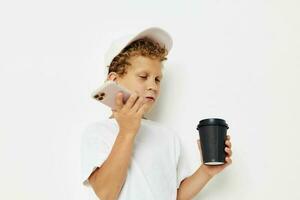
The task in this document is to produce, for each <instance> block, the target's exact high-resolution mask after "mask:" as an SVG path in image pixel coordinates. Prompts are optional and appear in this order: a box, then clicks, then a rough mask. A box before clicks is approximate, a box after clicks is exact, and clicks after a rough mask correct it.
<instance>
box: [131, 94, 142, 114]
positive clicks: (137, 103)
mask: <svg viewBox="0 0 300 200" xmlns="http://www.w3.org/2000/svg"><path fill="white" fill-rule="evenodd" d="M143 101H144V97H141V96H139V97H138V99H137V100H136V102H135V104H134V105H133V107H132V108H131V110H132V111H133V112H137V111H138V109H139V108H140V107H141V106H142V103H143Z"/></svg>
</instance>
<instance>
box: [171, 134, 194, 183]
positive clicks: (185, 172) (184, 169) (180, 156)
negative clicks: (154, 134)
mask: <svg viewBox="0 0 300 200" xmlns="http://www.w3.org/2000/svg"><path fill="white" fill-rule="evenodd" d="M174 136H175V159H176V161H177V189H178V188H179V186H180V183H181V181H183V180H184V179H185V178H187V177H188V176H190V175H191V169H190V166H189V162H188V157H187V155H188V154H187V153H185V149H184V148H183V143H182V140H181V139H180V137H179V135H177V133H176V132H175V134H174Z"/></svg>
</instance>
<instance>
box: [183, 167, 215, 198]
mask: <svg viewBox="0 0 300 200" xmlns="http://www.w3.org/2000/svg"><path fill="white" fill-rule="evenodd" d="M211 178H212V176H210V175H208V174H207V173H205V171H204V170H203V168H202V166H200V167H199V168H198V169H197V171H196V172H195V173H194V174H193V175H191V176H189V177H187V178H186V179H184V180H183V181H182V182H181V184H180V186H179V188H178V189H177V200H190V199H192V198H193V197H194V196H196V195H197V194H198V193H199V192H200V191H201V190H202V188H203V187H204V186H205V185H206V183H207V182H208V181H209V180H210V179H211Z"/></svg>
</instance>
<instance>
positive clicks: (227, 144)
mask: <svg viewBox="0 0 300 200" xmlns="http://www.w3.org/2000/svg"><path fill="white" fill-rule="evenodd" d="M225 144H226V146H228V147H229V148H231V147H232V144H231V142H230V141H229V140H226V141H225Z"/></svg>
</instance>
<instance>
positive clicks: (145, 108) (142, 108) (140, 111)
mask: <svg viewBox="0 0 300 200" xmlns="http://www.w3.org/2000/svg"><path fill="white" fill-rule="evenodd" d="M148 107H149V104H148V103H144V104H142V106H141V107H140V108H139V109H138V111H137V114H138V115H140V116H143V115H144V114H145V112H146V110H147V109H148Z"/></svg>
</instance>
